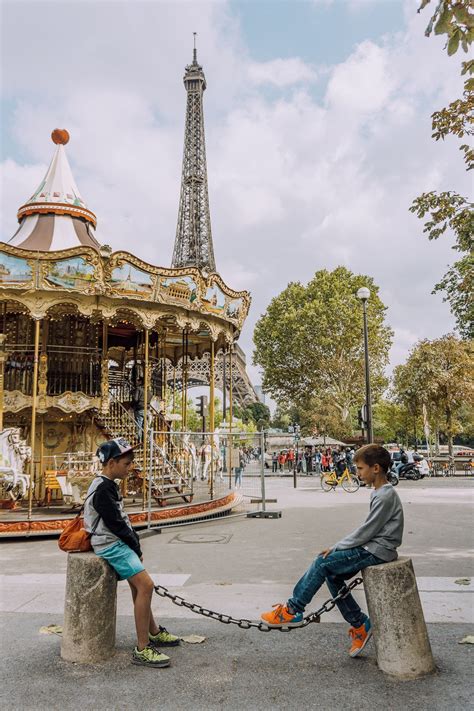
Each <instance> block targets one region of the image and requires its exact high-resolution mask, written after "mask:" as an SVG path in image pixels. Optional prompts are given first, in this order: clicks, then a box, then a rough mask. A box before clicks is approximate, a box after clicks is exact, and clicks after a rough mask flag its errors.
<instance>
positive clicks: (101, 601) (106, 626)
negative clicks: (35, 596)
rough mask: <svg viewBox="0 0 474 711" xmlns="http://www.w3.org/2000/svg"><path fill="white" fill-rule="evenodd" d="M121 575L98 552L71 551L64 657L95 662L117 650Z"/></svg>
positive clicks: (68, 563) (68, 568) (68, 567)
mask: <svg viewBox="0 0 474 711" xmlns="http://www.w3.org/2000/svg"><path fill="white" fill-rule="evenodd" d="M116 616H117V576H116V574H115V572H114V570H112V568H111V567H110V566H109V565H108V564H107V563H106V562H105V560H103V559H102V558H99V557H98V556H96V555H95V553H69V554H68V561H67V575H66V599H65V602H64V625H63V639H62V644H61V657H62V658H63V659H66V660H67V661H68V662H79V663H82V664H93V663H94V662H100V661H102V660H104V659H108V658H110V657H112V656H113V654H114V653H115V620H116Z"/></svg>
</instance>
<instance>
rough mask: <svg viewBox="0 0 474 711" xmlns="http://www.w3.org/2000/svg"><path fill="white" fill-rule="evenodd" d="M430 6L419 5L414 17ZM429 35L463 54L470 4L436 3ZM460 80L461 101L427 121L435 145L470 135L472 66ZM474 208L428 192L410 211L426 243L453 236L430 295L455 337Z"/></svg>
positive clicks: (456, 0)
mask: <svg viewBox="0 0 474 711" xmlns="http://www.w3.org/2000/svg"><path fill="white" fill-rule="evenodd" d="M430 1H431V0H422V3H421V5H420V7H419V9H418V12H420V11H421V10H422V9H423V8H425V7H426V6H427V5H428V4H429V3H430ZM433 31H434V33H435V34H437V35H443V34H445V35H447V42H446V48H447V52H448V55H449V56H451V55H454V54H455V53H456V52H457V51H458V49H459V47H462V49H463V50H464V52H468V50H469V47H470V45H471V44H472V41H473V39H474V13H473V12H472V3H471V0H439V2H438V4H437V6H436V10H435V12H434V14H433V15H432V17H431V19H430V22H429V25H428V27H427V28H426V32H425V35H426V36H427V37H429V36H430V35H431V33H432V32H433ZM461 74H462V75H463V76H466V80H465V82H464V91H463V96H462V98H460V99H456V100H455V101H453V102H451V103H450V104H449V105H448V106H447V107H445V108H443V109H440V110H439V111H435V113H434V114H433V115H432V130H433V133H432V137H433V138H434V139H435V140H436V141H439V140H440V139H442V140H444V139H445V138H447V137H448V136H450V135H451V136H456V137H457V138H461V139H463V138H464V137H466V136H472V135H473V134H474V122H473V112H474V76H473V75H474V60H469V61H467V62H462V71H461ZM460 150H461V152H462V153H463V157H464V162H465V165H466V169H467V170H472V168H474V149H473V148H472V147H471V146H469V144H468V143H463V144H462V145H461V146H460ZM473 208H474V204H473V203H472V202H469V201H468V200H467V198H465V197H463V196H462V195H459V194H458V193H456V192H453V191H443V192H440V193H438V192H437V191H434V190H433V191H431V192H428V193H423V194H422V195H420V196H419V197H418V198H416V199H415V200H414V201H413V203H412V205H411V207H410V211H411V212H413V213H414V214H416V215H417V216H418V217H419V218H420V219H424V218H425V217H426V216H428V219H427V221H426V222H425V225H424V229H423V232H424V233H426V234H427V235H428V239H430V240H433V239H438V238H439V237H440V236H441V235H443V234H444V233H445V232H446V231H448V232H450V233H452V234H453V235H454V239H455V244H454V247H453V249H455V250H456V251H458V252H460V253H461V254H462V256H461V258H460V259H459V260H458V261H456V262H455V263H454V264H453V265H452V266H451V267H450V269H449V270H448V272H447V273H446V274H445V275H444V277H443V279H442V280H441V281H440V282H439V283H438V284H436V285H435V287H434V290H433V293H436V292H443V293H444V294H445V296H444V301H447V302H448V303H449V305H450V308H451V311H452V313H453V316H454V317H455V319H456V327H457V329H458V330H459V333H460V334H461V336H463V337H465V338H472V336H473V335H474V330H473V323H474V297H473V282H474V260H473V257H472V251H473V246H474V211H473Z"/></svg>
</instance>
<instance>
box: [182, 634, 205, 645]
mask: <svg viewBox="0 0 474 711" xmlns="http://www.w3.org/2000/svg"><path fill="white" fill-rule="evenodd" d="M181 639H182V640H183V642H187V643H188V644H202V642H204V641H205V640H206V638H205V637H201V635H199V634H188V635H186V637H181Z"/></svg>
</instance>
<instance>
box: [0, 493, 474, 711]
mask: <svg viewBox="0 0 474 711" xmlns="http://www.w3.org/2000/svg"><path fill="white" fill-rule="evenodd" d="M448 484H449V485H447V484H446V480H442V481H441V482H438V481H434V482H433V481H430V482H428V484H425V483H424V482H411V483H410V482H409V483H407V484H405V483H402V484H400V486H399V487H398V491H399V493H400V495H401V498H402V500H403V503H404V507H405V538H404V542H403V546H402V548H401V551H400V554H401V555H408V556H410V557H411V558H412V559H413V563H414V567H415V573H416V575H417V582H418V587H419V590H420V596H421V599H422V603H423V607H424V613H425V617H426V619H427V621H428V628H429V634H430V639H431V643H432V647H433V652H434V655H435V659H436V663H437V665H438V668H439V673H438V674H435V675H433V676H431V677H427V678H425V679H421V680H418V681H413V682H394V681H391V680H389V679H387V678H386V677H385V676H384V675H383V674H382V673H381V672H380V671H379V670H378V669H377V667H376V664H375V650H374V646H373V642H371V643H369V645H368V646H367V648H366V650H364V653H363V655H361V657H360V658H357V659H350V657H349V656H348V654H347V649H348V642H349V639H348V637H347V625H345V624H343V623H342V624H341V621H340V620H341V618H340V616H339V614H338V612H337V611H332V612H330V613H328V614H327V615H324V617H323V620H324V622H322V623H321V624H319V625H317V624H312V625H309V626H308V627H307V628H305V629H302V630H293V631H291V632H289V633H281V632H276V631H275V632H269V633H261V632H258V631H254V630H248V631H244V630H240V629H238V628H237V627H233V626H230V625H224V624H220V623H218V622H214V621H212V620H207V619H204V618H201V617H198V616H197V615H195V614H193V613H192V612H191V611H189V610H186V609H183V608H178V607H176V606H174V605H172V604H171V602H169V601H167V600H163V598H158V597H157V596H155V600H154V603H153V607H154V610H155V611H156V612H158V617H159V619H160V621H161V622H162V624H164V625H165V626H166V627H168V629H170V630H171V631H173V632H177V633H178V634H180V635H188V634H192V633H196V634H201V635H203V636H205V637H206V641H205V642H204V643H203V644H198V645H183V646H182V647H180V648H178V649H172V650H170V657H171V658H172V666H171V667H170V668H169V669H163V670H158V669H143V668H140V667H137V666H133V665H131V664H130V653H131V649H132V646H133V644H134V625H133V617H132V616H131V615H132V609H131V604H130V594H129V591H128V585H127V584H126V583H120V584H119V594H118V613H119V617H118V620H117V653H116V655H115V657H114V658H113V659H111V660H109V661H107V662H106V663H104V664H98V665H90V666H87V665H86V666H80V665H74V664H68V663H66V662H63V661H62V660H61V658H60V656H59V648H60V642H61V640H60V637H57V636H53V635H51V636H50V635H43V634H40V633H39V629H40V627H42V626H46V625H50V624H58V625H62V620H63V605H64V582H65V572H66V564H67V556H66V555H65V554H64V553H62V552H61V551H59V549H58V547H57V541H56V540H42V541H38V540H30V541H28V540H19V541H8V542H4V543H3V544H2V569H1V574H0V589H1V593H0V603H1V607H0V610H2V613H1V614H0V624H1V630H0V635H1V642H0V648H1V651H2V662H3V664H2V675H3V676H2V680H1V681H0V689H1V694H2V702H1V703H0V708H1V709H2V710H3V709H4V708H5V709H12V710H13V711H30V710H31V711H56V709H57V711H88V710H89V709H90V710H91V711H92V710H93V711H116V710H119V711H122V710H123V711H125V710H126V711H128V709H130V710H131V711H132V709H133V711H135V709H137V708H138V709H139V710H140V711H141V710H143V711H154V709H157V710H158V709H160V711H168V710H169V711H188V709H189V710H190V711H191V709H192V710H193V711H205V710H208V709H209V710H210V711H214V710H217V709H222V710H223V711H247V709H248V710H249V711H260V710H261V711H279V710H280V709H281V710H282V711H283V710H284V711H292V710H293V709H294V710H295V711H306V710H307V709H318V710H319V709H320V710H321V711H346V709H350V708H357V709H358V710H359V711H365V709H374V711H379V710H381V709H382V710H383V711H425V709H427V710H428V709H429V711H458V710H459V711H461V710H462V711H464V710H465V709H467V708H470V707H471V706H472V666H473V665H472V662H473V655H474V648H473V646H472V645H464V644H463V645H460V644H458V642H459V641H460V640H461V639H462V638H463V637H465V636H466V635H467V634H474V621H473V604H472V598H473V596H474V566H473V558H472V550H471V549H472V544H473V535H472V500H473V493H474V490H473V487H472V483H471V482H461V481H455V482H448ZM267 493H268V495H269V497H271V496H273V497H274V498H278V503H277V504H274V505H273V507H274V508H278V509H282V510H283V517H282V518H281V519H268V520H263V519H245V518H239V519H221V520H218V521H215V522H207V523H202V524H199V525H196V526H193V527H191V528H188V529H164V530H163V532H162V534H161V535H156V536H151V537H149V538H146V539H144V540H143V551H144V556H145V561H146V565H147V567H148V570H149V571H150V572H151V574H152V577H153V578H154V579H155V581H156V582H157V583H160V584H162V585H164V586H166V587H169V588H170V589H171V590H172V591H173V592H176V593H177V594H179V595H181V596H183V597H185V598H186V599H187V600H190V601H192V602H198V603H200V604H202V605H203V606H206V607H209V608H211V609H213V610H217V611H219V612H224V613H228V614H232V615H233V616H235V617H245V618H250V619H257V618H258V617H259V615H260V613H261V612H262V610H267V609H270V606H271V604H272V603H276V602H279V601H282V600H284V599H286V598H287V596H288V594H289V593H290V592H291V590H292V586H293V585H294V583H295V581H296V580H297V578H298V577H299V575H301V573H302V572H303V571H304V570H305V569H306V567H307V565H308V562H309V561H310V560H311V558H312V556H313V555H314V554H315V553H317V552H318V551H319V550H321V549H322V548H323V547H324V546H325V544H330V543H331V542H334V541H337V540H338V539H339V537H340V536H341V534H342V533H344V532H347V530H350V529H351V528H354V527H355V526H356V525H358V524H359V523H360V521H361V520H363V519H364V518H365V516H366V514H367V508H368V503H369V497H370V492H369V491H366V490H364V489H361V490H359V492H357V493H356V494H345V493H344V492H343V491H337V492H334V493H329V494H324V493H323V492H321V491H320V490H319V489H317V488H316V487H313V488H306V489H303V487H301V488H299V489H296V490H294V489H293V488H292V483H291V481H289V480H287V481H280V480H278V481H271V482H268V488H267ZM465 578H469V579H470V581H469V584H468V585H463V584H460V583H459V580H460V579H465ZM456 580H458V583H456V582H455V581H456ZM355 595H356V597H357V598H358V599H360V600H361V603H362V604H363V599H362V598H363V592H362V591H361V590H358V591H357V592H356V593H355ZM328 597H329V595H328V592H327V590H326V589H325V588H323V589H321V591H320V592H319V593H318V595H317V596H316V598H315V599H314V600H313V602H312V603H311V605H310V606H309V608H308V612H310V611H312V610H315V609H317V607H318V606H319V604H320V602H322V601H324V600H326V599H327V598H328Z"/></svg>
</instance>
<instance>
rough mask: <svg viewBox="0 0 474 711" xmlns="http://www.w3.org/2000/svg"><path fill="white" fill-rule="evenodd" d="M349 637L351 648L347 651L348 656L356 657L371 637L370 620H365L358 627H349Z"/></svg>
mask: <svg viewBox="0 0 474 711" xmlns="http://www.w3.org/2000/svg"><path fill="white" fill-rule="evenodd" d="M349 636H350V637H352V646H351V648H350V650H349V655H350V656H351V657H357V655H358V654H360V653H361V652H362V650H363V649H364V647H365V645H366V644H367V642H368V641H369V639H370V638H371V637H372V626H371V624H370V620H369V619H367V620H366V621H365V622H364V624H363V625H361V626H360V627H351V628H350V629H349Z"/></svg>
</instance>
